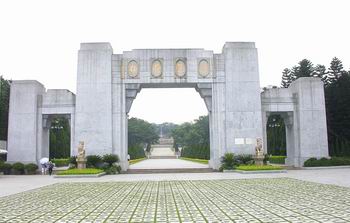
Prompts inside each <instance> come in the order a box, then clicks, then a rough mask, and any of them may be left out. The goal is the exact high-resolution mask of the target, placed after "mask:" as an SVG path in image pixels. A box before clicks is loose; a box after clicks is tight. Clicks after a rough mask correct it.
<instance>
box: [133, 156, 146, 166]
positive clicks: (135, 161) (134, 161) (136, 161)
mask: <svg viewBox="0 0 350 223" xmlns="http://www.w3.org/2000/svg"><path fill="white" fill-rule="evenodd" d="M145 159H147V158H146V157H143V158H139V159H134V160H129V165H132V164H135V163H138V162H141V161H143V160H145Z"/></svg>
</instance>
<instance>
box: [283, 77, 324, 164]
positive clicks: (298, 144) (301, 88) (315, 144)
mask: <svg viewBox="0 0 350 223" xmlns="http://www.w3.org/2000/svg"><path fill="white" fill-rule="evenodd" d="M289 88H290V90H291V92H292V93H293V95H295V96H296V97H297V105H296V110H295V112H294V115H295V117H294V123H293V128H294V139H295V140H294V143H295V144H294V145H295V147H294V149H295V151H294V154H295V157H294V165H295V166H297V167H299V166H302V165H303V164H304V161H305V160H307V159H309V158H311V157H316V158H321V157H328V139H327V122H326V109H325V99H324V87H323V83H322V81H321V80H320V79H319V78H306V77H304V78H303V77H302V78H299V79H297V80H296V81H294V82H293V83H292V84H291V85H290V87H289Z"/></svg>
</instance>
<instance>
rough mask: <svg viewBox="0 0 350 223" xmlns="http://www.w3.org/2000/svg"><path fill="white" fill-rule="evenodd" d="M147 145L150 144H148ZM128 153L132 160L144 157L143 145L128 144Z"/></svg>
mask: <svg viewBox="0 0 350 223" xmlns="http://www.w3.org/2000/svg"><path fill="white" fill-rule="evenodd" d="M148 145H149V146H151V145H150V144H148ZM148 145H147V146H148ZM128 154H129V155H130V159H132V160H133V159H139V158H144V157H145V151H144V150H143V146H142V145H141V144H139V145H132V146H129V148H128Z"/></svg>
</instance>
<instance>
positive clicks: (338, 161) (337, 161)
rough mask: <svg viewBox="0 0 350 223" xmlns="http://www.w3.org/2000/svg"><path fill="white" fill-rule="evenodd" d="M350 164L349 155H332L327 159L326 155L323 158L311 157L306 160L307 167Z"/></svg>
mask: <svg viewBox="0 0 350 223" xmlns="http://www.w3.org/2000/svg"><path fill="white" fill-rule="evenodd" d="M342 165H350V158H348V157H331V158H330V159H327V158H325V157H323V158H321V159H316V158H310V159H308V160H306V161H305V162H304V166H305V167H317V166H342Z"/></svg>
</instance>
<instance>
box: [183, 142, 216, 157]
mask: <svg viewBox="0 0 350 223" xmlns="http://www.w3.org/2000/svg"><path fill="white" fill-rule="evenodd" d="M181 156H182V157H188V158H194V159H205V160H209V159H210V147H209V146H201V145H195V146H188V147H184V148H182V150H181Z"/></svg>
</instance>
